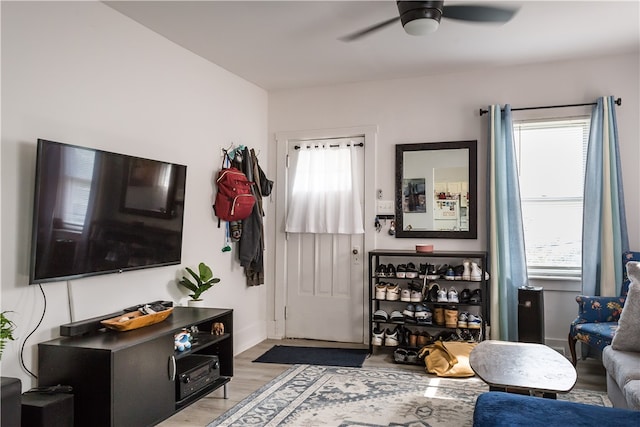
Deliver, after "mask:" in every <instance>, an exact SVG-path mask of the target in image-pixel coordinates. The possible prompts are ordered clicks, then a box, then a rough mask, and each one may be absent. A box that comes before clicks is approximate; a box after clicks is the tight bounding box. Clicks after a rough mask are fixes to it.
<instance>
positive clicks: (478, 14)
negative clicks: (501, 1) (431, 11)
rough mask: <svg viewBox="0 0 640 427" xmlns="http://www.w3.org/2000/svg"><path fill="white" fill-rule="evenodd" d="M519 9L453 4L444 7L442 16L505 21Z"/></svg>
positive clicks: (477, 20) (468, 19) (470, 19)
mask: <svg viewBox="0 0 640 427" xmlns="http://www.w3.org/2000/svg"><path fill="white" fill-rule="evenodd" d="M517 11H518V8H508V7H495V6H475V5H452V6H445V7H444V8H443V11H442V16H443V17H444V18H449V19H459V20H461V21H473V22H497V23H503V22H508V21H510V20H511V18H513V15H515V14H516V12H517Z"/></svg>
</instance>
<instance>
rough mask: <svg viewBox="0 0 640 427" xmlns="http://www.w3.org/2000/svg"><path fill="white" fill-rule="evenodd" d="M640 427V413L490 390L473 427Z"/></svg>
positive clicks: (482, 397) (479, 404) (482, 398)
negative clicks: (639, 426) (638, 426)
mask: <svg viewBox="0 0 640 427" xmlns="http://www.w3.org/2000/svg"><path fill="white" fill-rule="evenodd" d="M604 425H607V426H637V425H640V412H638V411H632V410H630V409H618V408H607V407H604V406H596V405H587V404H585V403H576V402H568V401H565V400H555V399H545V398H542V397H534V396H525V395H520V394H511V393H503V392H498V391H490V392H487V393H483V394H481V395H480V396H479V397H478V399H476V405H475V409H474V411H473V427H519V426H522V427H556V426H557V427H567V426H571V427H602V426H604Z"/></svg>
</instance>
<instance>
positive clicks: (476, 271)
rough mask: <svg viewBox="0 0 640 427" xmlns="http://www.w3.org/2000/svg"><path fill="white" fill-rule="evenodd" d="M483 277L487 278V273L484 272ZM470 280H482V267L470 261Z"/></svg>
mask: <svg viewBox="0 0 640 427" xmlns="http://www.w3.org/2000/svg"><path fill="white" fill-rule="evenodd" d="M484 279H485V280H489V273H487V272H486V271H485V272H484ZM471 281H472V282H480V281H482V269H481V268H480V266H479V265H478V264H476V263H475V262H472V263H471Z"/></svg>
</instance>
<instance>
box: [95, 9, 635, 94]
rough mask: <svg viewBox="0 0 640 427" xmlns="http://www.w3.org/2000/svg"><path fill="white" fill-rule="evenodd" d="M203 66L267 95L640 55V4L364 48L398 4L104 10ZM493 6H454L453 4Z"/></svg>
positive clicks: (450, 26)
mask: <svg viewBox="0 0 640 427" xmlns="http://www.w3.org/2000/svg"><path fill="white" fill-rule="evenodd" d="M105 3H106V4H108V5H109V6H111V7H112V8H114V9H116V10H118V11H120V12H121V13H123V14H124V15H127V16H129V17H130V18H132V19H134V20H135V21H137V22H139V23H141V24H142V25H144V26H146V27H148V28H149V29H151V30H153V31H155V32H156V33H159V34H161V35H163V36H164V37H166V38H167V39H169V40H172V41H173V42H175V43H177V44H178V45H180V46H182V47H184V48H186V49H188V50H190V51H192V52H194V53H196V54H198V55H200V56H201V57H203V58H205V59H207V60H209V61H211V62H213V63H215V64H217V65H219V66H221V67H223V68H225V69H226V70H228V71H230V72H232V73H234V74H236V75H238V76H240V77H243V78H244V79H246V80H248V81H251V82H253V83H255V84H256V85H258V86H260V87H262V88H264V89H267V90H281V89H289V88H299V87H308V86H322V85H332V84H339V83H347V82H357V81H370V80H382V79H396V78H405V77H415V76H424V75H434V74H440V73H450V72H457V71H465V70H478V71H481V70H486V69H488V68H491V67H496V66H505V65H514V64H527V63H536V62H547V61H558V60H565V59H572V58H583V57H590V56H599V55H603V54H617V53H626V52H637V51H638V50H639V45H640V29H639V28H640V8H639V1H638V0H632V1H522V2H517V1H510V2H491V4H494V5H507V6H513V5H517V6H519V7H520V8H519V11H518V13H517V14H516V16H515V17H514V18H513V19H512V20H511V21H510V22H508V23H507V24H504V25H495V24H474V23H464V22H461V21H455V20H448V19H443V20H442V22H441V24H440V28H439V29H438V31H437V32H435V33H433V34H431V35H428V36H422V37H416V36H410V35H407V34H406V33H405V32H404V30H403V29H402V25H401V24H400V23H396V24H395V25H393V26H391V27H387V28H385V29H383V30H381V31H379V32H377V33H375V34H371V35H369V36H368V37H366V38H363V39H360V40H358V41H354V42H350V43H346V42H343V41H340V40H339V39H338V38H339V37H342V36H345V35H347V34H350V33H352V32H355V31H357V30H360V29H362V28H365V27H368V26H370V25H373V24H375V23H377V22H380V21H383V20H385V19H388V18H391V17H394V16H397V14H398V11H397V7H396V4H395V1H253V2H250V1H130V0H127V1H106V2H105ZM452 3H458V4H469V3H486V2H483V1H475V2H473V1H472V0H468V1H458V0H449V1H447V2H446V3H445V4H452Z"/></svg>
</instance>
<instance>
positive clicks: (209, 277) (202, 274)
mask: <svg viewBox="0 0 640 427" xmlns="http://www.w3.org/2000/svg"><path fill="white" fill-rule="evenodd" d="M185 270H187V271H188V272H189V274H190V275H191V277H192V278H193V279H194V280H195V283H194V282H193V281H191V279H190V278H189V277H187V276H183V277H182V280H180V282H179V283H180V284H181V285H182V286H184V287H185V288H187V289H189V290H190V291H191V292H192V293H191V294H189V296H190V297H191V299H190V300H189V307H201V306H202V302H203V300H202V298H200V296H201V295H202V293H203V292H205V291H207V290H208V289H210V288H211V287H212V286H213V285H215V284H216V283H218V282H219V281H220V279H218V278H217V277H213V272H212V271H211V268H209V266H208V265H206V264H205V263H204V262H201V263H200V264H199V265H198V274H196V273H195V272H194V271H193V270H192V269H190V268H189V267H186V268H185Z"/></svg>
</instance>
